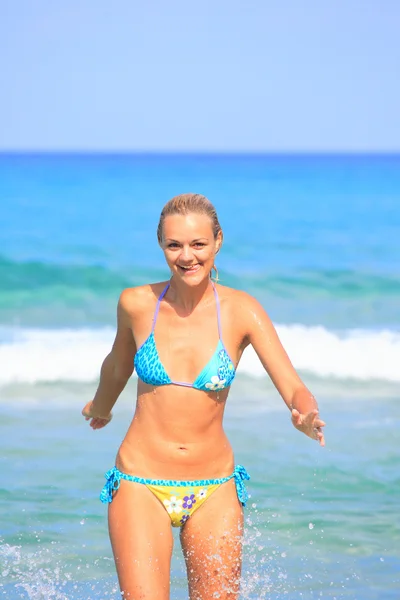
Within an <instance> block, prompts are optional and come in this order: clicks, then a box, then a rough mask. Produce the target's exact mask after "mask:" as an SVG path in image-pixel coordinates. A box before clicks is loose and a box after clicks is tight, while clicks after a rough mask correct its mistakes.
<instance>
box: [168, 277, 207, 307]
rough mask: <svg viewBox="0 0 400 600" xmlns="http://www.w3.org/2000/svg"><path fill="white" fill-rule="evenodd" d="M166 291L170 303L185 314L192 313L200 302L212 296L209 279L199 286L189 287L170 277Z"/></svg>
mask: <svg viewBox="0 0 400 600" xmlns="http://www.w3.org/2000/svg"><path fill="white" fill-rule="evenodd" d="M168 291H169V296H170V300H171V302H173V303H174V304H175V305H176V306H178V307H179V308H181V309H182V310H183V311H184V312H185V313H187V314H190V313H192V312H193V311H194V309H195V308H196V306H198V305H199V304H200V302H202V301H203V300H205V299H206V298H208V297H209V296H210V297H211V295H212V296H213V295H214V291H213V285H212V283H211V279H206V280H205V281H202V282H201V283H200V284H199V285H196V286H194V287H191V286H188V285H186V284H185V283H184V282H182V281H180V280H179V279H178V280H176V279H175V278H174V277H172V278H171V282H170V288H169V290H168Z"/></svg>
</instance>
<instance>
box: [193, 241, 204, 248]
mask: <svg viewBox="0 0 400 600" xmlns="http://www.w3.org/2000/svg"><path fill="white" fill-rule="evenodd" d="M194 245H195V247H196V248H204V246H205V244H204V242H196V243H195V244H194Z"/></svg>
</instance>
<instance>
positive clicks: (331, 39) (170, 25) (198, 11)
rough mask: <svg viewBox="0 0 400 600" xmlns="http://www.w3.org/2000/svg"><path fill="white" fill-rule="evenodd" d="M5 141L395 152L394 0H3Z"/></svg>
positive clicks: (398, 116) (397, 54)
mask: <svg viewBox="0 0 400 600" xmlns="http://www.w3.org/2000/svg"><path fill="white" fill-rule="evenodd" d="M0 50H1V51H0V74H1V80H0V150H1V149H3V150H5V149H15V150H20V149H39V150H51V149H60V150H63V149H64V150H137V151H141V150H143V151H186V150H188V151H231V152H232V151H245V152H246V151H250V152H251V151H254V152H259V151H267V152H271V151H272V152H274V151H275V152H285V151H289V152H291V151H308V152H310V151H311V152H312V151H350V152H352V151H362V152H374V151H376V152H380V151H389V152H390V151H400V1H399V0H274V1H270V0H247V1H244V0H240V1H239V0H198V1H197V2H196V1H194V2H191V1H190V0H141V1H139V0H114V1H113V2H111V1H110V0H107V1H105V0H12V1H8V0H0Z"/></svg>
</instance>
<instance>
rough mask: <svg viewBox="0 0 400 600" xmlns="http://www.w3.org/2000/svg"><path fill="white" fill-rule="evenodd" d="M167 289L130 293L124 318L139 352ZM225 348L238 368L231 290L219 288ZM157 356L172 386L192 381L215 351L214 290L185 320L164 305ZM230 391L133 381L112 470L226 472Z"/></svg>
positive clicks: (236, 314)
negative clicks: (132, 404)
mask: <svg viewBox="0 0 400 600" xmlns="http://www.w3.org/2000/svg"><path fill="white" fill-rule="evenodd" d="M164 286H165V283H164V284H162V283H160V284H155V285H152V286H144V287H143V288H140V290H139V291H138V290H137V289H136V290H132V303H131V309H130V310H129V314H130V317H131V324H132V333H133V337H134V340H135V344H136V347H137V348H140V347H141V346H142V344H143V343H144V342H145V341H146V340H147V338H148V336H149V334H150V332H151V329H152V322H153V317H154V311H155V308H156V305H157V299H158V297H159V296H160V294H161V292H162V290H163V288H164ZM217 291H218V296H219V300H220V307H221V331H222V336H223V344H224V347H225V349H226V351H227V352H228V354H229V356H230V357H231V359H232V362H233V363H234V365H235V366H237V364H238V362H239V360H240V357H241V354H242V352H243V349H244V347H245V345H246V342H245V339H244V332H243V329H242V328H241V321H240V310H238V308H239V309H240V305H239V306H238V303H237V302H236V301H235V295H236V294H237V292H236V291H235V290H232V289H230V288H226V287H223V286H217ZM154 336H155V342H156V346H157V351H158V355H159V358H160V361H161V363H162V364H163V366H164V368H165V371H166V372H167V373H168V375H169V377H170V378H171V379H172V380H174V381H181V382H194V381H195V380H196V378H197V376H198V375H199V373H200V372H201V371H202V369H203V368H204V366H205V365H206V364H207V363H208V361H209V360H210V358H211V357H212V356H213V354H214V352H215V349H216V347H217V345H218V341H219V335H218V326H217V312H216V303H215V298H214V295H213V292H212V290H208V293H207V296H206V297H205V298H204V300H202V301H201V302H200V303H199V305H198V306H197V307H196V308H195V309H194V310H193V312H192V313H191V314H190V315H185V316H180V315H179V314H178V311H177V309H176V307H174V306H173V304H172V303H171V302H170V301H169V299H168V294H167V295H166V297H165V299H163V300H162V302H161V303H160V307H159V314H158V317H157V322H156V327H155V331H154ZM228 393H229V388H225V389H222V390H219V391H218V392H206V391H201V390H197V389H193V388H190V387H181V386H177V385H163V386H157V387H155V386H153V385H149V384H146V383H144V382H143V381H141V380H140V379H138V398H137V405H136V411H135V415H134V418H133V420H132V423H131V425H130V427H129V430H128V432H127V434H126V436H125V439H124V441H123V443H122V445H121V447H120V450H119V453H118V456H117V466H118V467H119V468H120V469H121V470H122V471H124V472H127V473H133V474H135V475H138V476H142V477H153V478H170V479H198V478H205V477H206V478H211V477H221V476H224V475H227V474H229V473H230V472H232V469H233V464H234V459H233V453H232V449H231V446H230V444H229V441H228V439H227V437H226V435H225V433H224V431H223V427H222V420H223V414H224V409H225V403H226V400H227V397H228Z"/></svg>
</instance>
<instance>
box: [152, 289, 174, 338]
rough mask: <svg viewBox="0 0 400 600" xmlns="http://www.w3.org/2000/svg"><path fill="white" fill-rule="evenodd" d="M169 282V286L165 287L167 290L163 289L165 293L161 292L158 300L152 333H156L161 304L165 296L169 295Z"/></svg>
mask: <svg viewBox="0 0 400 600" xmlns="http://www.w3.org/2000/svg"><path fill="white" fill-rule="evenodd" d="M169 285H170V284H169V282H168V283H167V285H166V286H165V288H164V289H163V291H162V292H161V294H160V296H159V298H158V300H157V306H156V310H155V311H154V317H153V326H152V328H151V333H154V328H155V326H156V321H157V317H158V311H159V310H160V302H161V300H162V299H163V298H164V296H165V294H166V293H167V290H168V288H169Z"/></svg>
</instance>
